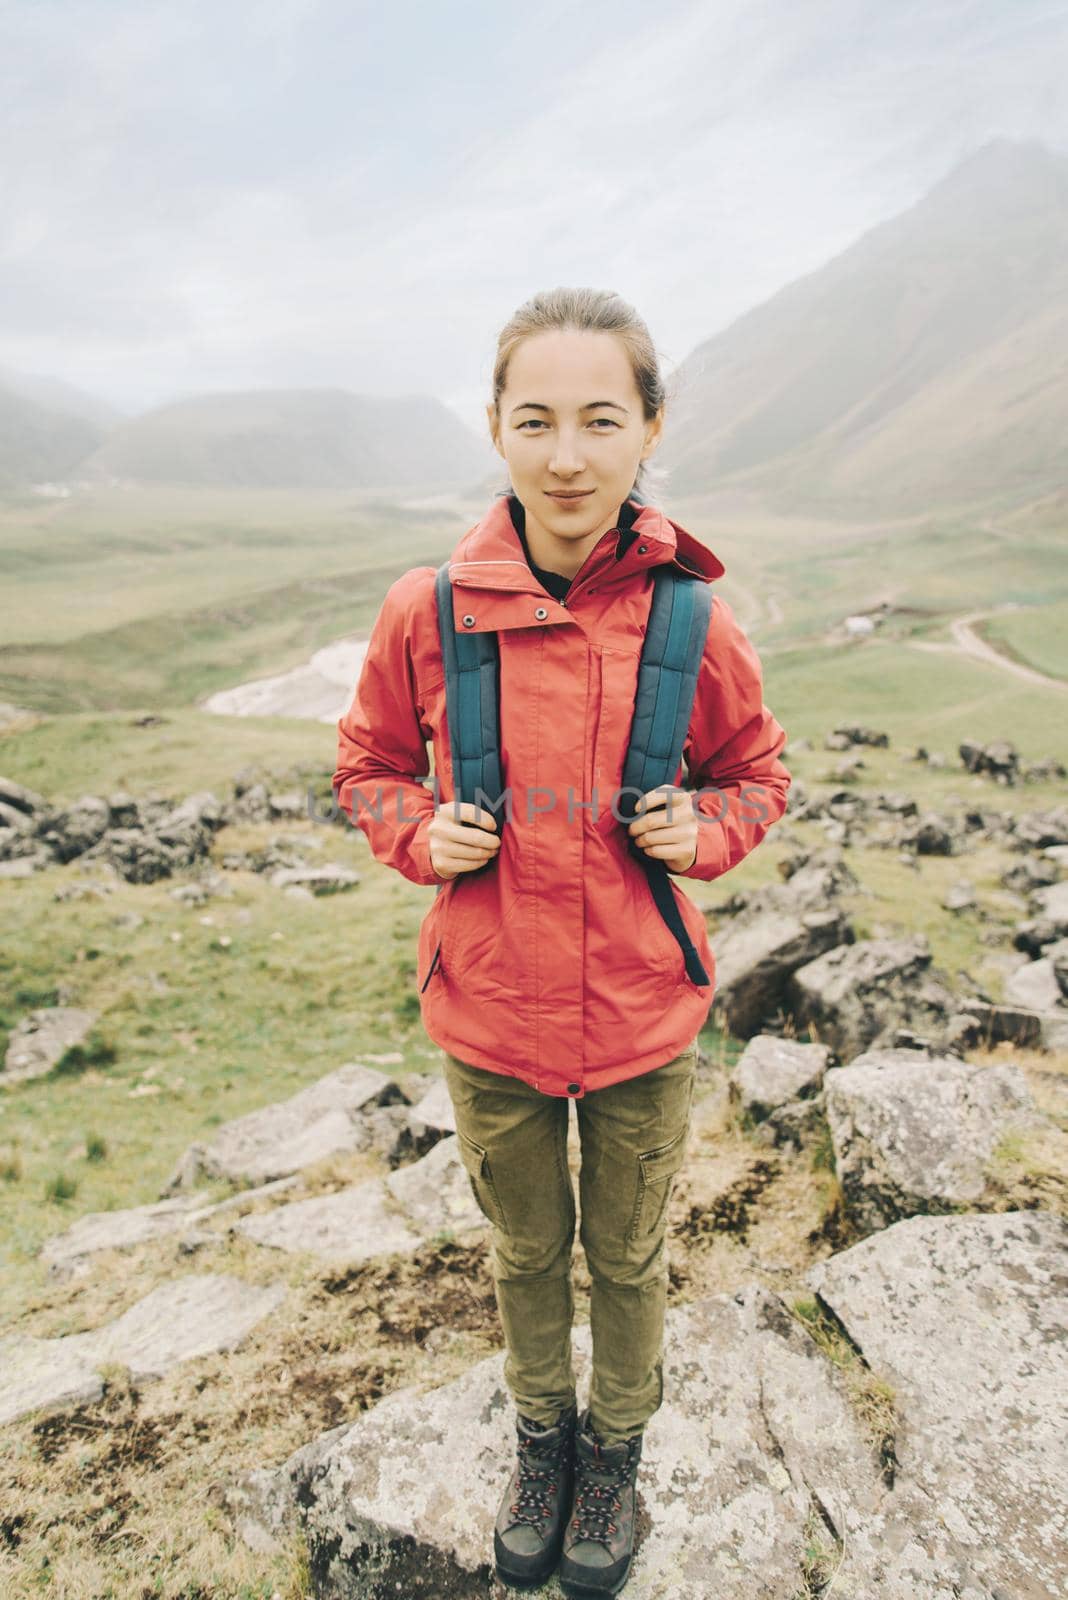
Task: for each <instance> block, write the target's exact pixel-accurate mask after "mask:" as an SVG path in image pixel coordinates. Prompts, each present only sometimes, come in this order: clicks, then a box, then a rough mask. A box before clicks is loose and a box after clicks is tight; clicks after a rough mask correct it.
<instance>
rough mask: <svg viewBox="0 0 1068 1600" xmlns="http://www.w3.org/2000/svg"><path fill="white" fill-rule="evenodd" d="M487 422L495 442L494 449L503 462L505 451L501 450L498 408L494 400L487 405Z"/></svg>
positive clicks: (491, 437) (490, 434)
mask: <svg viewBox="0 0 1068 1600" xmlns="http://www.w3.org/2000/svg"><path fill="white" fill-rule="evenodd" d="M486 422H487V424H488V426H489V436H490V439H491V440H492V442H493V448H494V449H495V450H496V452H497V454H498V455H499V456H500V457H501V458H502V460H503V458H504V451H503V450H502V449H501V438H500V430H499V429H498V427H497V407H496V406H495V405H494V403H493V401H492V400H490V401H488V402H487V404H486Z"/></svg>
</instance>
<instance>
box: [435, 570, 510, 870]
mask: <svg viewBox="0 0 1068 1600" xmlns="http://www.w3.org/2000/svg"><path fill="white" fill-rule="evenodd" d="M434 586H435V593H436V598H437V607H438V631H439V633H440V635H441V658H442V661H443V663H444V666H445V715H446V718H447V720H448V724H449V744H450V748H451V751H452V773H453V783H454V785H455V790H456V798H457V799H458V800H467V801H470V802H471V803H472V804H473V805H483V806H487V807H490V808H493V814H494V816H495V817H496V818H497V825H498V827H501V826H502V825H503V822H504V813H505V808H504V806H502V805H500V804H499V802H500V800H501V796H502V794H503V791H504V784H503V780H502V775H501V737H500V709H499V708H500V651H499V647H498V644H497V635H496V633H493V632H490V633H485V632H483V633H457V631H456V628H455V625H454V623H453V615H452V584H451V583H450V582H449V563H448V562H447V561H446V562H444V563H443V564H442V565H441V566H440V567H439V568H438V570H437V576H436V578H435V580H434ZM488 864H489V863H487V865H488Z"/></svg>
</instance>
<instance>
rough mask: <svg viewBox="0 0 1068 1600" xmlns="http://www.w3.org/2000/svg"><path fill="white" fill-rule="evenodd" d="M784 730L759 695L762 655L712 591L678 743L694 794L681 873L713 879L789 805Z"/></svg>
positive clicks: (748, 848) (752, 845) (742, 854)
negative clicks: (692, 824)
mask: <svg viewBox="0 0 1068 1600" xmlns="http://www.w3.org/2000/svg"><path fill="white" fill-rule="evenodd" d="M786 738H787V735H786V731H785V729H783V728H782V727H780V725H779V723H778V722H776V720H775V718H774V717H773V716H772V714H771V712H770V711H769V710H768V708H767V706H766V705H765V704H764V702H763V674H762V670H761V665H760V658H759V656H758V655H757V653H756V651H755V650H754V648H753V646H752V644H751V643H750V642H749V639H748V637H747V636H746V634H745V631H744V629H743V628H742V627H741V625H740V624H739V623H738V621H737V620H736V618H735V616H734V612H733V611H732V610H731V608H730V606H729V605H728V604H727V603H726V601H724V600H723V599H721V598H720V596H719V595H716V596H715V598H714V600H713V603H712V616H711V619H710V621H709V627H708V634H707V636H706V639H705V649H704V655H703V658H702V661H701V669H700V672H699V674H698V679H697V690H696V693H695V695H694V705H693V714H692V716H691V718H690V726H689V730H688V732H687V735H686V742H685V744H684V746H683V760H684V761H685V763H686V771H687V779H686V787H687V788H689V789H694V790H697V791H701V790H706V791H707V792H706V793H703V794H702V793H700V792H698V794H697V795H696V796H695V798H694V807H695V810H696V811H697V812H698V822H697V857H696V859H695V860H694V862H693V864H692V866H690V867H688V868H687V869H686V871H685V872H680V873H675V874H673V875H674V876H675V877H681V878H698V879H701V880H703V881H704V882H711V880H712V879H713V878H718V877H721V876H722V874H723V873H725V872H729V871H730V869H731V867H734V866H737V864H738V862H739V861H741V860H743V859H744V858H745V856H747V855H748V854H749V852H750V851H751V850H753V849H755V848H756V846H757V845H758V844H759V843H760V841H761V839H763V837H764V835H765V834H766V833H767V831H768V829H769V828H770V827H771V825H772V823H773V822H776V821H778V819H779V818H780V817H781V816H782V814H783V812H784V811H785V810H786V796H787V791H788V790H789V788H790V783H791V781H792V779H791V775H790V773H789V772H788V771H787V769H786V767H785V766H784V765H783V763H782V762H781V761H780V760H779V757H780V755H781V753H782V751H783V749H784V748H785V745H786Z"/></svg>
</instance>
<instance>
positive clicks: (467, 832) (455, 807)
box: [427, 800, 501, 879]
mask: <svg viewBox="0 0 1068 1600" xmlns="http://www.w3.org/2000/svg"><path fill="white" fill-rule="evenodd" d="M457 812H459V820H457ZM490 830H492V831H490ZM427 841H428V843H429V845H430V865H431V866H432V867H433V869H434V871H435V872H436V873H437V875H438V877H439V878H446V879H448V878H455V877H458V876H459V874H460V873H461V872H474V871H476V870H477V868H479V867H482V866H485V864H486V862H487V861H488V860H489V859H490V857H491V856H494V855H496V853H497V851H498V850H499V849H500V847H501V838H500V834H499V832H498V831H497V819H496V817H495V816H494V815H493V812H492V811H487V810H486V809H485V807H484V806H476V805H472V804H471V802H470V801H469V800H460V801H455V800H447V801H446V802H445V804H444V805H440V806H438V808H437V810H436V811H435V812H434V815H433V817H432V818H431V820H430V826H429V827H428V829H427Z"/></svg>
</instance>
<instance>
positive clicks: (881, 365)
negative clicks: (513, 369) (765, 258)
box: [658, 140, 1068, 511]
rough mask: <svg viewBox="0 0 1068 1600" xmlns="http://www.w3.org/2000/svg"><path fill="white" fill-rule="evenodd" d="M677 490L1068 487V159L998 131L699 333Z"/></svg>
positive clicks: (781, 499)
mask: <svg viewBox="0 0 1068 1600" xmlns="http://www.w3.org/2000/svg"><path fill="white" fill-rule="evenodd" d="M673 388H675V389H677V391H678V398H677V400H676V405H675V411H674V415H673V416H672V418H671V419H670V421H669V425H668V427H667V428H666V429H665V434H664V442H663V445H662V446H661V449H660V451H659V452H658V461H659V463H660V464H661V465H662V466H664V467H666V468H668V469H669V470H670V473H671V478H670V486H671V490H672V492H673V493H682V494H689V493H695V494H696V493H704V492H708V491H710V490H712V489H717V488H720V487H722V486H724V485H725V484H728V483H729V484H735V485H743V484H744V485H745V486H746V487H747V488H749V489H751V490H752V491H754V492H756V493H757V494H758V495H761V496H766V497H767V498H768V499H769V500H770V501H771V502H773V503H777V504H780V505H791V506H799V505H806V506H810V507H813V508H819V509H825V510H829V509H846V508H856V509H857V510H861V509H869V510H870V509H878V510H881V511H887V510H895V511H909V510H915V509H922V508H923V507H925V506H935V505H939V506H948V505H953V504H965V503H967V502H969V501H971V500H974V499H984V498H988V497H992V496H1003V497H1007V498H1008V499H1009V500H1014V499H1017V498H1037V497H1038V496H1039V495H1044V494H1046V495H1048V494H1050V493H1053V492H1055V491H1056V490H1057V489H1058V488H1060V487H1061V486H1063V485H1065V484H1066V483H1068V451H1066V449H1065V427H1066V422H1068V157H1066V156H1063V155H1060V154H1057V153H1055V152H1053V151H1051V150H1049V149H1047V148H1046V147H1045V146H1043V145H1041V144H1038V143H1036V142H1031V141H1020V142H1017V141H1011V140H995V141H992V142H991V143H989V144H987V145H984V146H983V147H982V148H981V149H980V150H977V151H976V152H975V153H974V154H973V155H971V156H969V157H968V158H967V159H966V160H965V161H963V162H961V163H960V164H959V165H958V166H957V167H956V168H955V169H954V170H953V171H952V172H951V173H949V174H948V176H947V177H945V178H943V179H942V180H941V181H940V182H939V183H937V184H936V185H935V186H934V187H933V188H932V189H931V190H930V191H929V192H928V193H927V194H926V195H925V196H924V197H923V198H922V199H921V200H919V201H918V202H917V203H916V204H915V205H914V206H912V207H910V208H909V209H908V210H907V211H905V212H903V213H901V214H900V215H899V216H897V217H894V218H891V219H890V220H889V221H886V222H883V223H881V224H879V226H877V227H875V228H873V229H871V230H870V231H869V232H868V233H866V234H864V235H863V236H862V237H861V238H860V239H859V240H857V242H856V243H855V244H853V245H851V246H850V247H849V248H848V249H847V250H845V251H843V252H842V253H841V254H840V255H838V256H836V257H835V258H834V259H833V260H831V261H829V262H828V263H827V264H826V265H825V266H823V267H821V268H819V269H818V270H816V271H814V272H811V273H809V274H807V275H806V276H805V277H803V278H801V279H798V280H797V281H796V282H794V283H792V284H790V285H788V286H787V287H786V288H784V289H782V290H780V291H779V292H778V293H777V294H775V295H773V296H772V297H771V298H770V299H769V300H767V301H765V302H764V303H763V304H762V305H760V306H757V307H755V308H754V309H753V310H751V311H749V312H747V313H746V314H745V315H744V316H742V317H739V318H738V319H737V320H736V321H735V322H734V323H732V324H731V325H730V326H729V327H728V328H726V329H725V330H724V331H723V332H722V333H719V334H717V335H715V336H714V337H713V338H711V339H709V340H707V341H705V342H704V343H703V344H701V345H699V346H698V347H697V349H695V350H694V351H693V352H692V354H691V355H690V356H688V357H687V358H686V360H685V361H684V362H683V363H682V364H681V366H680V368H679V369H678V371H677V372H676V374H675V375H674V380H673Z"/></svg>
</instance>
